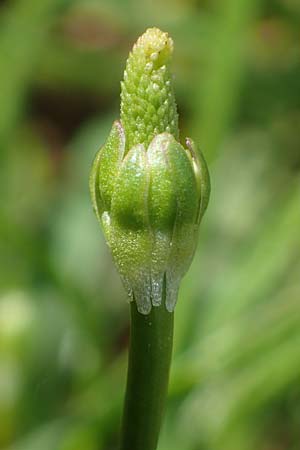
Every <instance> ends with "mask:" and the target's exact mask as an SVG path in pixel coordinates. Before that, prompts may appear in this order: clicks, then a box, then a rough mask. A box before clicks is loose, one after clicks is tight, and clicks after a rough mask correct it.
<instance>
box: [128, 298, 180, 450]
mask: <svg viewBox="0 0 300 450" xmlns="http://www.w3.org/2000/svg"><path fill="white" fill-rule="evenodd" d="M173 321H174V314H173V313H170V312H168V311H167V310H166V308H165V304H164V301H163V302H162V305H161V306H158V307H155V306H153V307H152V310H151V312H150V313H149V314H148V315H144V314H140V313H139V312H138V311H137V308H136V303H135V302H132V303H131V335H130V348H129V361H128V373H127V388H126V396H125V405H124V415H123V429H122V436H121V450H155V449H156V447H157V442H158V436H159V431H160V427H161V423H162V418H163V411H164V406H165V401H166V396H167V389H168V380H169V369H170V363H171V355H172V343H173Z"/></svg>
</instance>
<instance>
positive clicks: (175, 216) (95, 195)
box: [90, 28, 210, 450]
mask: <svg viewBox="0 0 300 450" xmlns="http://www.w3.org/2000/svg"><path fill="white" fill-rule="evenodd" d="M172 53H173V41H172V39H171V38H170V37H169V35H168V34H167V33H164V32H162V31H161V30H159V29H158V28H149V29H148V30H146V32H145V33H144V34H143V35H142V36H140V37H139V39H138V40H137V42H136V44H135V45H134V46H133V49H132V51H131V52H130V54H129V57H128V60H127V63H126V68H125V71H124V80H123V81H122V82H121V118H120V120H116V121H115V122H114V123H113V125H112V129H111V132H110V134H109V136H108V138H107V141H106V143H105V144H104V146H103V147H101V148H100V150H99V151H98V153H97V154H96V157H95V160H94V163H93V166H92V171H91V176H90V191H91V198H92V203H93V207H94V210H95V213H96V215H97V218H98V220H99V222H100V224H101V226H102V230H103V232H104V235H105V238H106V241H107V243H108V245H109V247H110V250H111V253H112V256H113V259H114V262H115V264H116V266H117V269H118V271H119V273H120V276H121V278H122V281H123V284H124V286H125V288H126V290H127V293H128V296H129V299H130V301H131V303H130V308H131V333H130V348H129V361H128V374H127V388H126V395H125V403H124V412H123V423H122V432H121V443H120V449H121V450H155V449H156V448H157V442H158V436H159V431H160V427H161V422H162V417H163V410H164V405H165V401H166V395H167V388H168V378H169V369H170V362H171V354H172V342H173V320H174V308H175V305H176V301H177V296H178V289H179V285H180V281H181V278H182V277H183V275H184V274H185V273H186V271H187V270H188V268H189V266H190V264H191V261H192V258H193V255H194V251H195V248H196V244H197V235H198V228H199V224H200V221H201V218H202V216H203V214H204V212H205V210H206V207H207V204H208V200H209V193H210V182H209V173H208V169H207V165H206V162H205V160H204V157H203V155H202V153H201V152H200V150H199V149H198V147H197V146H196V145H195V143H194V142H193V141H192V140H191V139H190V138H187V139H186V140H185V144H184V145H182V144H181V143H180V140H179V129H178V114H177V107H176V101H175V96H174V89H173V83H172V75H171V71H170V62H171V58H172Z"/></svg>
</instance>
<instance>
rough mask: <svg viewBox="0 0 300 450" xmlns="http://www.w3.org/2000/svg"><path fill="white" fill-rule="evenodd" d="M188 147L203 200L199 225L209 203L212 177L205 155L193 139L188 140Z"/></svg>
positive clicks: (199, 212) (199, 214)
mask: <svg viewBox="0 0 300 450" xmlns="http://www.w3.org/2000/svg"><path fill="white" fill-rule="evenodd" d="M186 146H187V148H188V150H189V151H190V154H191V157H192V159H193V162H194V171H195V174H196V179H197V183H198V189H199V191H200V193H201V200H200V205H199V211H198V217H197V223H200V221H201V219H202V217H203V215H204V213H205V211H206V208H207V205H208V202H209V197H210V176H209V171H208V167H207V163H206V161H205V158H204V155H203V153H202V152H201V150H200V149H199V148H198V147H197V146H196V144H195V142H194V141H193V140H192V139H191V138H186Z"/></svg>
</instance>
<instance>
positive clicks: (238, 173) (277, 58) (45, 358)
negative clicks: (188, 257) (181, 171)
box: [0, 0, 300, 450]
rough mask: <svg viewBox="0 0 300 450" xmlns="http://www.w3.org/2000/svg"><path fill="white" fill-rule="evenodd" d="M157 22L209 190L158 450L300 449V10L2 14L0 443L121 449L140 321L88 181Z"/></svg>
mask: <svg viewBox="0 0 300 450" xmlns="http://www.w3.org/2000/svg"><path fill="white" fill-rule="evenodd" d="M148 26H158V27H160V28H162V29H163V30H167V31H169V33H170V34H171V36H172V37H173V38H174V41H175V45H176V47H175V48H176V51H175V55H174V65H173V69H174V73H175V74H176V78H175V84H176V92H177V99H178V106H179V111H180V118H181V123H180V128H181V137H182V138H184V136H185V135H189V136H193V138H195V140H197V142H198V143H199V144H200V146H201V147H202V149H203V152H204V153H205V154H206V156H207V159H208V160H209V163H210V169H211V178H212V195H211V202H210V206H209V209H208V211H207V214H206V217H205V219H204V221H203V224H202V227H201V236H200V245H199V248H198V251H197V254H196V257H195V261H194V263H193V265H192V268H191V270H190V272H189V274H188V275H187V276H186V278H185V280H184V283H183V286H182V288H181V292H180V298H179V301H178V306H177V308H176V324H175V325H176V332H175V349H174V363H173V366H172V372H171V382H170V396H169V402H168V409H167V415H166V421H165V424H164V428H163V431H162V436H161V440H160V445H159V450H170V449H172V450H298V449H299V448H300V426H299V423H300V384H299V380H300V276H299V275H300V232H299V230H300V185H299V171H300V140H299V130H300V39H299V37H300V35H299V29H300V4H299V2H298V1H297V0H274V1H273V2H269V1H267V0H226V1H216V0H199V1H193V0H186V1H180V0H176V1H173V2H171V1H166V2H161V1H156V0H155V1H152V0H151V1H150V0H144V1H138V0H128V1H125V0H102V1H93V0H77V1H75V0H74V1H72V0H68V1H67V0H43V1H39V0H6V1H3V2H1V5H0V86H1V96H0V98H1V104H0V152H1V153H0V155H1V164H0V193H1V208H0V237H1V241H0V353H1V356H0V448H3V449H6V450H102V449H103V450H113V449H116V448H117V441H118V430H119V420H120V411H121V404H122V397H123V392H124V383H125V376H126V347H127V342H128V311H127V309H128V308H127V305H126V302H125V301H124V299H125V294H124V292H123V289H122V287H121V284H120V282H119V279H118V275H117V274H116V272H115V269H114V268H113V265H112V262H111V258H110V255H109V252H108V250H107V248H106V246H105V243H104V240H103V238H102V234H101V232H100V231H99V229H98V224H97V221H96V219H95V217H94V216H93V212H92V208H91V205H90V200H89V194H88V173H89V170H90V164H91V161H92V158H93V155H94V154H95V152H96V150H97V149H98V147H99V146H100V145H101V143H103V140H104V137H105V136H107V134H108V131H109V128H110V125H111V123H112V120H113V119H115V118H117V117H118V116H119V112H118V110H117V108H118V104H119V91H120V86H119V80H120V79H121V78H122V70H123V67H124V64H125V60H126V57H127V53H128V50H129V49H130V47H131V45H132V43H133V42H134V41H135V40H136V37H137V36H139V35H140V34H141V33H142V32H143V31H144V30H145V29H146V28H147V27H148Z"/></svg>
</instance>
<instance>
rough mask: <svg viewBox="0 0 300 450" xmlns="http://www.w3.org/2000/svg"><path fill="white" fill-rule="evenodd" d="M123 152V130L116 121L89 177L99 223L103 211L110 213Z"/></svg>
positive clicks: (96, 157)
mask: <svg viewBox="0 0 300 450" xmlns="http://www.w3.org/2000/svg"><path fill="white" fill-rule="evenodd" d="M124 152H125V135H124V130H123V127H122V124H121V122H120V121H118V120H116V121H115V122H114V123H113V126H112V129H111V131H110V134H109V136H108V138H107V141H106V142H105V144H104V145H103V147H101V148H100V150H99V151H98V152H97V154H96V156H95V159H94V162H93V165H92V170H91V175H90V192H91V198H92V204H93V208H94V210H95V212H96V215H97V218H98V220H99V221H101V220H102V214H103V213H104V212H105V211H110V206H111V198H112V194H113V190H114V183H115V179H116V176H117V175H118V171H119V168H120V165H121V162H122V159H123V156H124Z"/></svg>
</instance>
